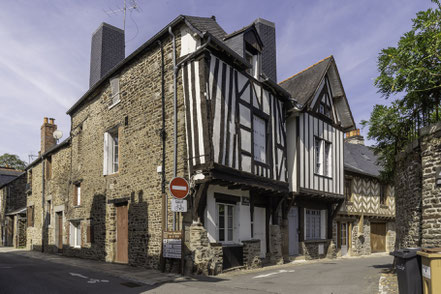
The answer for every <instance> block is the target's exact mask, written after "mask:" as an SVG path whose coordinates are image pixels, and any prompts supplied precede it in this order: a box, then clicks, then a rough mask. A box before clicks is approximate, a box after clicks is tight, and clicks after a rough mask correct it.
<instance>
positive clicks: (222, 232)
mask: <svg viewBox="0 0 441 294" xmlns="http://www.w3.org/2000/svg"><path fill="white" fill-rule="evenodd" d="M217 213H218V214H217V215H218V236H219V242H227V243H228V242H233V224H234V217H233V215H234V206H233V205H228V204H220V203H219V204H218V205H217Z"/></svg>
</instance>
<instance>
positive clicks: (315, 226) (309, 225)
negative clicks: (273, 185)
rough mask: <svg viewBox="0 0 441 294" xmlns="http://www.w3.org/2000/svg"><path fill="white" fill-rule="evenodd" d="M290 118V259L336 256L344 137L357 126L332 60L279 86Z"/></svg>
mask: <svg viewBox="0 0 441 294" xmlns="http://www.w3.org/2000/svg"><path fill="white" fill-rule="evenodd" d="M280 85H281V86H282V87H283V88H285V89H286V90H287V91H288V92H289V93H290V94H291V96H292V98H293V99H295V100H296V102H297V103H295V104H296V105H295V106H294V107H293V108H292V109H290V111H289V114H288V118H287V151H288V156H287V159H288V164H287V167H288V174H289V178H288V179H289V184H290V192H291V201H290V202H287V203H288V205H286V206H285V211H286V213H287V215H288V236H289V242H288V243H289V246H288V254H289V255H303V256H305V258H322V257H325V256H327V255H329V256H333V255H334V253H335V244H334V242H333V240H332V236H333V233H332V225H331V224H332V220H333V219H334V217H335V216H336V214H337V212H338V210H339V208H340V206H341V205H342V203H343V200H344V167H343V157H344V145H343V139H344V138H343V137H344V133H345V132H347V131H350V130H352V129H354V128H355V123H354V120H353V117H352V114H351V110H350V108H349V104H348V101H347V98H346V95H345V92H344V89H343V85H342V82H341V80H340V76H339V73H338V70H337V66H336V63H335V60H334V58H333V57H332V56H330V57H328V58H325V59H323V60H321V61H320V62H318V63H316V64H314V65H312V66H311V67H309V68H307V69H305V70H303V71H301V72H300V73H298V74H296V75H294V76H292V77H290V78H288V79H286V80H285V81H283V82H281V83H280Z"/></svg>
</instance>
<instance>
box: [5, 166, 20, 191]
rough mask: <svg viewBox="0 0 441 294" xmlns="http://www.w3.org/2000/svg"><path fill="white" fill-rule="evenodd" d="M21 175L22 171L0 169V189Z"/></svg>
mask: <svg viewBox="0 0 441 294" xmlns="http://www.w3.org/2000/svg"><path fill="white" fill-rule="evenodd" d="M22 173H23V171H20V170H15V169H12V168H7V167H0V187H1V186H3V185H5V184H7V183H9V182H11V181H12V180H14V179H15V178H17V177H18V176H19V175H21V174H22Z"/></svg>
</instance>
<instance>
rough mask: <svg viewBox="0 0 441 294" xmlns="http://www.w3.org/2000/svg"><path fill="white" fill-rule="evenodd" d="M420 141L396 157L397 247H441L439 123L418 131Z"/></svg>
mask: <svg viewBox="0 0 441 294" xmlns="http://www.w3.org/2000/svg"><path fill="white" fill-rule="evenodd" d="M420 134H421V138H420V140H419V141H416V142H413V143H412V144H409V146H408V147H407V149H406V150H405V152H403V153H402V154H399V155H398V156H397V158H396V161H397V165H396V167H395V187H396V211H397V213H396V214H397V216H396V231H397V242H396V245H395V247H396V248H404V247H420V246H423V247H432V246H434V247H439V246H441V187H440V186H436V185H435V173H436V169H437V168H439V167H441V123H438V124H435V125H432V126H429V127H426V128H423V129H421V130H420Z"/></svg>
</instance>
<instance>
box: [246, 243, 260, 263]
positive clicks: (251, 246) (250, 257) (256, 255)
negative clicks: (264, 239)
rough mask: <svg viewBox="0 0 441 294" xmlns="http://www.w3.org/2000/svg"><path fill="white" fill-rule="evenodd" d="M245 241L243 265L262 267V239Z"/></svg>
mask: <svg viewBox="0 0 441 294" xmlns="http://www.w3.org/2000/svg"><path fill="white" fill-rule="evenodd" d="M242 243H243V265H244V266H246V267H247V268H259V267H262V260H261V259H260V240H247V241H242Z"/></svg>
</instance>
